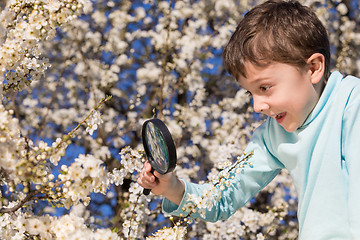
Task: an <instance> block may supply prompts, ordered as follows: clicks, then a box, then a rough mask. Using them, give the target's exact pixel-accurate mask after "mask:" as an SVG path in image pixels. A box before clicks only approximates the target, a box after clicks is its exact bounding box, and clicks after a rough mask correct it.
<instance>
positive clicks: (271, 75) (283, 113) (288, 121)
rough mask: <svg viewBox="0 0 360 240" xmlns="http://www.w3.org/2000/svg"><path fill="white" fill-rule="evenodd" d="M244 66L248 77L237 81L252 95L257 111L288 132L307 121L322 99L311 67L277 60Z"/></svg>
mask: <svg viewBox="0 0 360 240" xmlns="http://www.w3.org/2000/svg"><path fill="white" fill-rule="evenodd" d="M245 69H246V73H247V74H246V77H244V76H242V75H241V76H239V77H238V82H239V84H240V86H241V87H243V88H244V89H246V90H248V91H249V93H250V94H251V95H252V98H253V102H254V110H255V112H259V113H263V114H266V115H267V116H269V117H272V118H274V119H275V120H276V121H277V122H278V123H279V124H280V125H281V126H282V127H283V128H284V129H285V130H286V131H288V132H294V131H295V130H296V129H298V128H299V127H300V126H301V125H302V124H303V123H304V122H305V120H306V118H307V117H308V116H309V114H310V112H311V111H312V110H313V108H314V107H315V105H316V103H317V101H318V100H319V95H320V94H319V93H317V91H316V90H315V88H314V85H313V83H312V82H311V71H310V70H309V71H306V70H299V69H298V68H296V67H294V66H292V65H289V64H284V63H278V62H274V63H271V64H269V65H267V66H266V67H260V66H257V65H254V64H252V63H251V62H246V63H245Z"/></svg>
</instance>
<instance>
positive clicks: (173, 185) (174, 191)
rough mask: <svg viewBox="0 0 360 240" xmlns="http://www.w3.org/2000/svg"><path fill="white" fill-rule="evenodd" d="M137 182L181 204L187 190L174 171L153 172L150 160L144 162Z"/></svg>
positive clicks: (156, 193)
mask: <svg viewBox="0 0 360 240" xmlns="http://www.w3.org/2000/svg"><path fill="white" fill-rule="evenodd" d="M137 182H138V183H139V184H140V186H142V187H143V188H147V189H151V192H152V193H154V194H155V195H162V196H164V197H166V198H167V199H169V200H170V201H171V202H173V203H175V204H177V205H179V204H180V202H181V200H182V197H183V195H184V192H185V185H184V183H183V182H182V181H180V180H179V179H178V178H177V177H176V176H175V174H174V173H172V172H170V173H167V174H164V175H162V174H160V173H158V172H157V171H155V170H154V172H153V173H151V165H150V163H149V161H146V162H145V163H144V167H143V169H142V171H141V173H140V176H139V178H138V180H137Z"/></svg>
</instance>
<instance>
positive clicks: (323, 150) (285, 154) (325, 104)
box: [163, 72, 360, 240]
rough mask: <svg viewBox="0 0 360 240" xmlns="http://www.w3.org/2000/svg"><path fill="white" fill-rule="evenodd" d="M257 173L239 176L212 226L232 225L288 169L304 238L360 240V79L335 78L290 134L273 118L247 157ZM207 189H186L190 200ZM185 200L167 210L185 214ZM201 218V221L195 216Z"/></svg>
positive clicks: (256, 137) (209, 215)
mask: <svg viewBox="0 0 360 240" xmlns="http://www.w3.org/2000/svg"><path fill="white" fill-rule="evenodd" d="M251 151H253V152H254V155H253V157H252V158H251V162H252V164H253V168H245V169H244V171H243V172H242V173H240V174H237V175H236V177H235V179H234V180H233V181H232V184H231V186H230V187H229V188H227V189H226V190H225V191H224V192H223V193H222V197H221V200H220V201H219V204H218V205H216V206H214V207H213V209H212V210H211V211H208V212H207V213H206V218H205V219H204V220H206V221H217V220H221V219H227V218H229V217H230V216H231V215H232V214H234V213H235V211H237V210H238V209H239V208H240V207H242V206H244V205H245V204H246V203H247V202H248V201H249V200H250V199H251V198H252V197H253V196H254V195H255V194H256V193H258V192H259V191H260V190H261V189H262V188H264V187H265V186H266V185H267V184H268V183H269V182H270V181H271V180H272V179H273V178H274V177H275V176H276V175H277V174H278V173H279V172H280V170H281V169H283V168H286V169H287V170H288V171H289V173H290V175H291V177H292V178H293V182H294V184H295V187H296V191H297V193H298V198H299V203H298V220H299V238H300V239H306V240H307V239H311V240H318V239H319V240H320V239H324V240H329V239H360V79H358V78H355V77H352V76H348V77H346V78H343V76H342V75H341V74H340V73H339V72H334V73H332V74H331V76H330V78H329V79H328V83H327V85H326V87H325V89H324V91H323V93H322V95H321V97H320V99H319V101H318V103H317V105H316V106H315V108H314V110H313V111H312V112H311V114H310V115H309V117H308V118H307V120H306V121H305V123H304V124H303V125H302V126H301V127H300V128H299V129H297V130H296V131H295V132H292V133H290V132H286V131H285V130H284V129H283V128H282V127H281V126H280V125H279V124H278V123H277V122H276V121H275V120H274V119H272V118H268V119H267V121H266V122H264V123H263V124H262V125H261V126H260V127H259V128H257V129H256V130H255V132H254V134H253V136H252V139H251V141H250V143H249V145H248V146H247V148H246V150H245V152H246V153H250V152H251ZM205 186H206V184H205V185H199V184H194V183H188V182H187V183H185V194H184V196H186V195H187V194H188V193H193V194H197V195H201V193H202V191H203V188H204V187H205ZM185 203H186V201H185V198H183V199H182V201H181V203H180V205H179V206H178V205H176V204H174V203H172V202H170V201H169V200H167V199H164V201H163V210H164V211H165V212H167V213H170V214H172V215H180V214H184V213H183V211H182V207H183V206H184V204H185ZM193 216H195V217H199V215H193Z"/></svg>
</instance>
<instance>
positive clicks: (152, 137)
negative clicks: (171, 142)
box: [145, 122, 169, 174]
mask: <svg viewBox="0 0 360 240" xmlns="http://www.w3.org/2000/svg"><path fill="white" fill-rule="evenodd" d="M145 142H146V144H147V147H148V150H149V152H148V153H149V156H148V157H149V160H150V161H151V165H152V166H153V167H154V168H155V170H156V171H158V172H159V173H162V174H163V173H166V172H167V171H168V169H169V152H168V148H167V146H166V143H165V140H164V136H163V134H162V133H161V131H160V130H159V128H158V127H157V126H155V125H154V124H153V123H152V122H149V123H148V124H147V125H146V129H145Z"/></svg>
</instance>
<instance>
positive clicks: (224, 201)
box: [162, 122, 284, 222]
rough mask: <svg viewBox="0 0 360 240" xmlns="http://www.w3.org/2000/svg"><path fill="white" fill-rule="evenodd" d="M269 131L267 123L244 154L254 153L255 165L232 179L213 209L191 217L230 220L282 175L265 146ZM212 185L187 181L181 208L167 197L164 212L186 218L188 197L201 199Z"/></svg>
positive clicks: (255, 135)
mask: <svg viewBox="0 0 360 240" xmlns="http://www.w3.org/2000/svg"><path fill="white" fill-rule="evenodd" d="M266 129H267V122H265V123H263V124H262V125H261V126H260V127H259V128H257V129H256V130H255V132H254V134H253V136H252V138H251V141H250V143H249V144H248V146H247V148H246V150H245V153H250V152H253V156H252V157H251V159H250V162H251V165H252V166H249V165H247V166H245V167H244V168H243V170H242V171H241V172H240V173H236V174H235V177H234V178H233V179H231V180H230V182H231V184H230V185H229V186H228V187H226V188H225V189H224V190H223V191H222V192H221V195H220V198H219V201H217V203H216V204H215V205H214V206H213V207H212V208H211V209H205V212H204V213H203V214H202V216H200V214H199V213H198V211H196V212H195V213H192V214H191V217H193V218H200V219H202V220H205V221H211V222H215V221H217V220H225V219H227V218H229V217H230V216H231V215H233V214H234V213H235V212H236V211H237V210H238V209H239V208H241V207H243V206H244V205H245V204H246V203H247V202H248V201H249V200H250V199H251V198H252V197H253V196H254V195H255V194H257V193H258V192H259V191H260V190H261V189H262V188H264V187H265V186H266V185H267V184H268V183H269V182H270V181H271V180H273V178H274V177H275V176H276V175H277V174H278V173H279V172H280V170H281V169H282V168H283V167H284V166H283V165H282V164H281V163H280V162H279V161H278V160H277V159H276V158H275V157H274V156H273V155H272V154H271V153H270V151H269V148H268V147H267V146H266V143H265V140H264V139H265V138H264V133H265V132H266ZM225 170H226V169H225ZM225 170H224V171H225ZM220 174H222V173H220ZM209 186H210V185H209V184H201V185H200V184H195V183H189V182H185V193H184V197H183V199H182V201H181V203H180V205H179V206H178V205H176V204H174V203H172V202H170V201H169V200H168V199H166V198H165V199H164V201H163V205H162V207H163V211H164V212H166V213H168V214H171V215H176V216H187V215H188V213H189V212H188V211H189V210H190V209H189V207H188V205H187V204H188V202H187V196H189V195H188V194H190V196H195V197H198V196H201V195H202V193H203V191H204V190H205V189H207V188H209ZM195 210H198V209H195Z"/></svg>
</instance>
